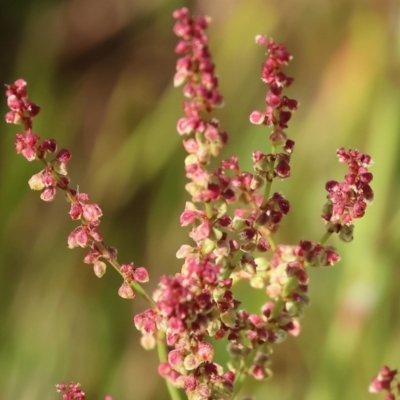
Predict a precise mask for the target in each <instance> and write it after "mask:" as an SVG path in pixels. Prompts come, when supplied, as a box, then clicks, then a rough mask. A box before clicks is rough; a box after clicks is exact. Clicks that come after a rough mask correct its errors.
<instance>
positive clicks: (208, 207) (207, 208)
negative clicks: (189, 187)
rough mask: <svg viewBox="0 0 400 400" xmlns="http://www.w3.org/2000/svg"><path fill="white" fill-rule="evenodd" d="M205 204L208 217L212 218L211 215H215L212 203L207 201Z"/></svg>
mask: <svg viewBox="0 0 400 400" xmlns="http://www.w3.org/2000/svg"><path fill="white" fill-rule="evenodd" d="M205 206H206V215H207V217H208V218H210V219H211V217H212V216H213V210H212V205H211V203H205Z"/></svg>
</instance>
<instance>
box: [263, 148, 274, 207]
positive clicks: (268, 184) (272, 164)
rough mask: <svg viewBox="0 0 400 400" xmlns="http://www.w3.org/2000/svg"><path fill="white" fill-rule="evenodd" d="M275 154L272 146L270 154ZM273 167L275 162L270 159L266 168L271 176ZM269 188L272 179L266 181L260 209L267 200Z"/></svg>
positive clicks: (269, 192)
mask: <svg viewBox="0 0 400 400" xmlns="http://www.w3.org/2000/svg"><path fill="white" fill-rule="evenodd" d="M275 152H276V147H275V146H274V145H272V149H271V154H275ZM274 165H275V160H273V159H271V160H270V162H269V166H268V170H269V171H271V174H272V173H273V172H272V171H273V170H274ZM271 186H272V179H271V180H269V179H267V183H266V185H265V189H264V197H263V201H262V204H261V208H262V207H264V206H265V205H266V204H267V202H268V200H269V195H270V194H271Z"/></svg>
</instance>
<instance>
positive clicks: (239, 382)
mask: <svg viewBox="0 0 400 400" xmlns="http://www.w3.org/2000/svg"><path fill="white" fill-rule="evenodd" d="M255 353H256V351H255V350H254V349H253V350H252V351H251V352H250V353H249V354H248V355H247V357H246V360H245V362H244V365H243V366H242V368H241V369H240V371H239V373H238V375H237V377H236V379H235V383H234V386H235V390H234V392H233V395H232V400H237V399H238V398H239V397H238V396H239V393H240V391H241V390H242V387H243V384H244V382H245V381H246V378H247V377H248V371H249V369H250V367H251V364H252V363H253V360H254V356H255Z"/></svg>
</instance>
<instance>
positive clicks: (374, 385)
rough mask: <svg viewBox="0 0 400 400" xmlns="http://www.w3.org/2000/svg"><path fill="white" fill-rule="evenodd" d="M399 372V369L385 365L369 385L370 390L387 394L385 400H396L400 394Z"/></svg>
mask: <svg viewBox="0 0 400 400" xmlns="http://www.w3.org/2000/svg"><path fill="white" fill-rule="evenodd" d="M397 374H398V371H397V369H390V368H389V367H387V366H386V365H384V366H383V367H382V368H381V370H380V371H379V374H378V375H377V376H376V377H375V378H373V379H372V382H371V384H370V385H369V392H370V393H381V392H383V393H385V394H386V395H385V398H384V400H395V399H396V395H400V383H399V381H398V380H397V378H396V376H397Z"/></svg>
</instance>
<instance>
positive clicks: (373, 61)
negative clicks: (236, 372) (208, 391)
mask: <svg viewBox="0 0 400 400" xmlns="http://www.w3.org/2000/svg"><path fill="white" fill-rule="evenodd" d="M183 5H187V6H189V7H190V8H191V10H192V11H193V12H195V13H206V14H208V15H209V16H211V17H212V20H213V23H212V25H211V27H210V30H209V35H210V46H211V50H212V52H213V54H214V57H215V62H216V64H217V72H218V74H219V76H220V85H221V91H222V93H223V95H224V96H225V102H226V107H225V108H224V109H222V110H220V111H219V112H218V114H217V115H216V116H217V117H218V118H219V119H220V120H221V123H222V126H223V127H224V128H225V129H226V130H227V131H228V132H229V134H230V145H229V147H228V148H227V149H226V151H225V153H224V156H229V155H231V154H238V155H239V157H240V160H241V165H242V166H243V168H244V169H247V170H250V169H251V158H250V155H251V152H252V151H253V150H255V149H260V150H263V151H268V141H267V139H266V135H267V130H265V129H263V128H262V127H254V126H251V125H250V124H249V122H248V116H249V114H250V112H251V111H252V110H253V109H259V108H261V107H263V105H264V97H265V93H266V87H265V85H263V84H262V83H261V81H260V65H261V63H262V61H263V59H264V55H263V50H262V49H261V48H260V47H258V46H256V45H254V36H255V35H256V34H258V33H265V34H267V35H270V36H272V37H273V38H274V39H275V40H276V41H279V42H284V43H285V44H286V46H287V48H288V50H289V51H290V52H291V53H292V54H293V56H294V59H293V62H292V63H291V65H290V67H289V68H288V69H287V72H288V74H289V75H291V76H294V77H295V82H294V84H293V86H292V87H291V88H290V91H289V93H288V94H289V96H291V97H293V98H295V99H297V100H299V101H300V103H301V106H300V108H299V111H298V112H297V113H296V114H295V115H294V117H293V120H292V121H291V123H290V128H289V130H288V134H289V136H290V137H291V138H292V139H293V140H295V141H296V148H295V152H294V155H293V158H292V177H291V179H289V180H286V181H284V182H282V183H278V184H277V185H275V187H274V188H275V189H276V190H282V191H283V192H284V193H285V194H286V195H287V198H288V199H289V200H290V201H291V204H292V211H291V214H290V215H289V216H288V218H287V219H286V220H285V222H284V223H283V225H282V229H281V231H280V232H279V235H278V238H277V240H279V241H282V242H287V243H295V242H297V241H298V240H299V239H300V238H304V239H311V240H318V239H319V238H320V237H321V236H322V234H323V231H324V227H323V222H322V220H321V218H320V211H321V207H322V204H323V203H324V201H325V191H324V184H325V182H326V181H327V180H330V179H341V178H342V177H343V175H344V173H345V168H344V166H342V165H339V164H338V162H337V160H336V156H335V151H336V149H337V148H339V147H342V146H343V147H352V148H358V149H359V150H360V151H362V152H366V153H369V154H371V155H372V157H373V159H374V161H375V165H374V167H373V170H372V172H373V173H374V176H375V178H374V181H373V189H374V191H375V201H374V203H373V205H372V206H371V207H370V208H368V210H367V214H366V216H365V218H364V219H363V220H361V221H358V223H357V224H356V230H355V240H354V242H353V243H351V244H342V243H340V242H338V240H337V239H336V238H333V240H331V241H330V243H331V244H333V245H335V246H337V248H338V250H339V252H340V254H341V256H342V261H341V262H340V264H338V265H337V266H335V267H334V268H330V269H323V270H313V271H311V272H310V274H311V284H310V292H311V300H312V303H311V306H310V307H309V308H308V309H307V312H306V315H305V318H304V320H303V331H302V334H301V335H300V336H299V337H298V338H296V339H293V338H290V339H289V340H288V341H286V342H285V343H284V344H281V345H278V346H276V352H275V354H274V356H273V369H274V373H275V376H274V378H273V379H272V380H270V381H268V382H261V383H257V384H254V383H253V384H249V386H247V387H245V388H244V393H248V394H250V393H254V394H255V395H256V397H257V399H258V400H264V399H269V400H274V399H285V400H302V399H304V400H317V399H323V400H336V399H343V400H346V399H348V400H350V399H352V400H353V399H369V398H375V397H373V396H372V395H370V394H368V392H367V388H368V384H369V381H370V379H371V378H372V376H374V375H375V374H376V373H377V372H378V370H379V368H380V366H381V365H382V364H383V363H387V364H390V365H391V366H393V367H400V306H399V305H400V302H399V300H400V269H399V260H400V245H399V244H400V207H399V199H400V178H399V176H400V158H399V155H400V147H399V140H400V16H399V15H400V14H399V13H400V11H399V9H400V2H399V1H398V0H318V1H315V0H314V1H312V0H288V1H281V0H271V1H267V0H246V1H244V0H243V1H239V0H217V1H216V0H199V1H192V2H190V1H186V2H184V1H178V0H169V1H166V0H69V1H61V0H60V1H50V0H18V1H17V0H15V1H10V2H1V5H0V21H1V25H0V29H1V35H0V45H1V49H2V57H1V60H0V76H1V81H2V82H4V83H11V82H13V81H14V80H15V79H16V78H24V79H26V80H27V81H28V85H29V86H28V89H29V94H30V98H31V100H33V101H34V102H36V103H37V104H39V105H40V106H41V107H42V112H41V114H40V115H39V116H38V117H37V118H36V122H35V131H36V133H38V134H39V135H40V136H41V137H42V138H55V139H57V141H58V143H59V146H60V147H67V148H69V149H70V150H71V151H72V154H73V159H72V161H71V163H70V176H71V178H72V184H73V185H79V189H80V190H81V191H82V192H88V193H89V194H90V195H91V200H92V201H95V202H97V203H99V204H100V206H101V208H102V209H103V212H104V217H103V218H102V225H101V231H102V233H103V235H104V237H105V238H106V242H107V243H108V244H110V245H114V246H116V247H118V249H119V260H120V261H121V262H130V261H134V262H135V264H136V265H144V266H146V267H147V268H148V269H149V270H150V274H151V278H152V280H151V282H150V283H149V284H148V285H147V287H148V288H149V290H152V289H153V288H154V287H155V285H156V284H157V279H158V277H159V276H160V275H161V274H171V273H174V272H176V271H178V270H179V268H180V262H179V261H178V260H176V258H175V253H176V251H177V249H178V248H179V246H180V245H181V244H182V243H190V240H189V239H188V238H187V230H186V229H182V228H181V227H180V226H179V215H180V213H181V211H182V210H183V208H184V203H185V201H186V200H187V199H188V195H187V194H186V193H185V192H184V190H183V186H184V184H185V182H186V178H185V176H184V170H183V157H184V151H183V150H182V146H181V144H180V138H179V136H178V134H177V133H176V130H175V124H176V121H177V119H178V118H179V117H180V116H181V115H182V108H181V102H182V95H181V91H180V90H175V89H173V87H172V77H173V74H174V71H175V60H176V56H175V55H174V53H173V48H174V46H175V42H176V39H175V38H174V36H173V34H172V25H173V19H172V17H171V13H172V10H173V9H174V8H177V7H181V6H183ZM1 111H2V113H3V114H4V113H5V112H6V107H5V100H4V101H2V102H1ZM16 132H17V127H16V126H11V125H10V126H7V125H6V124H5V123H3V125H2V128H1V135H0V141H1V142H0V145H1V147H0V151H1V156H0V196H1V207H0V227H1V245H0V298H1V302H0V318H1V322H0V399H2V400H32V399H41V400H51V399H59V398H60V396H59V395H57V393H56V392H55V389H54V385H55V384H56V383H57V382H60V381H66V382H69V381H71V380H73V381H79V382H81V383H82V386H83V388H84V390H85V392H86V394H87V398H88V399H89V400H91V399H102V398H103V397H102V396H104V395H105V394H110V395H112V396H113V398H114V400H127V399H129V400H132V399H134V400H136V399H137V400H164V399H167V398H168V397H167V394H166V390H165V387H164V383H163V381H162V380H161V379H160V378H158V376H157V372H156V369H157V357H156V353H155V352H146V351H144V350H143V349H142V348H141V347H140V345H139V334H138V332H137V331H136V330H135V328H134V325H133V322H132V317H133V315H134V314H135V313H137V312H139V311H141V310H143V309H144V307H146V304H145V303H144V302H143V301H142V300H141V299H137V300H135V301H133V302H131V301H127V300H123V299H121V298H119V297H118V296H117V290H118V287H119V285H120V279H119V277H118V276H117V274H116V273H114V272H113V271H112V270H111V269H110V270H109V271H108V273H107V274H106V275H105V276H104V278H103V279H101V280H100V279H98V278H96V277H95V276H94V274H93V272H92V270H91V267H90V266H88V265H85V264H83V262H82V258H83V256H84V254H85V252H84V250H82V249H77V250H74V251H71V250H69V249H68V248H67V244H66V240H67V236H68V234H69V232H70V231H71V230H72V229H73V228H74V227H75V224H74V223H73V222H72V221H70V219H69V216H68V205H67V203H66V202H65V201H64V199H63V196H62V194H61V193H60V194H59V195H58V197H57V198H56V201H54V202H53V203H51V204H46V203H44V202H42V201H41V200H40V199H39V195H38V193H35V192H32V191H30V190H29V188H28V186H27V180H28V179H29V178H30V176H31V175H33V174H34V173H36V172H38V171H39V169H40V168H41V167H40V165H39V164H38V163H28V162H26V160H25V159H23V158H22V157H21V156H17V155H16V154H15V152H14V147H13V141H14V135H15V133H16ZM247 293H249V292H248V291H247ZM250 300H251V302H252V303H253V304H251V303H248V304H249V307H252V308H255V307H258V304H261V303H262V301H263V294H262V293H261V292H255V293H254V296H253V297H252V298H251V299H250ZM220 352H221V351H220Z"/></svg>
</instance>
